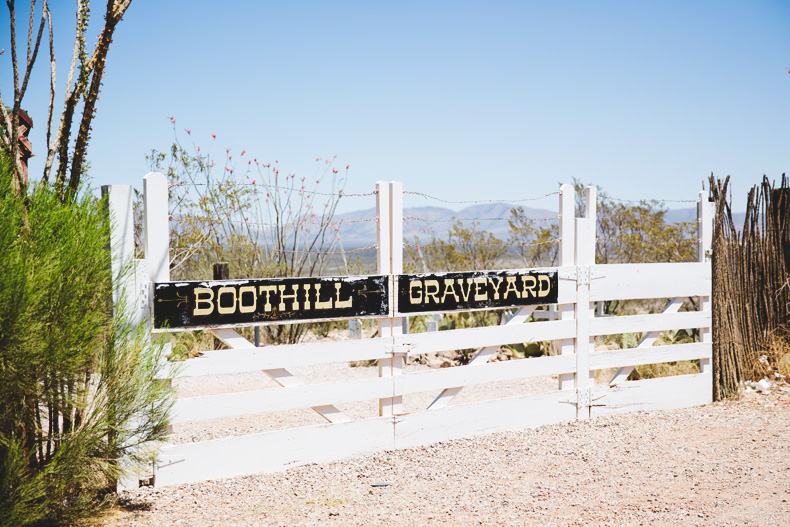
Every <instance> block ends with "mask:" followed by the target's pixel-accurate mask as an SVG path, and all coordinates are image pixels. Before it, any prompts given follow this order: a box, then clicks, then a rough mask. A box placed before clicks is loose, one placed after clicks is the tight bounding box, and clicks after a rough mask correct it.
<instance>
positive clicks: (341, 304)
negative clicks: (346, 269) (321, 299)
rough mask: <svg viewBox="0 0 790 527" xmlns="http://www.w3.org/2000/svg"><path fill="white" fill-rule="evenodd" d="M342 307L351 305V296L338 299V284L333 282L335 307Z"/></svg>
mask: <svg viewBox="0 0 790 527" xmlns="http://www.w3.org/2000/svg"><path fill="white" fill-rule="evenodd" d="M344 307H351V297H348V300H340V284H339V283H337V282H336V283H335V308H336V309H343V308H344Z"/></svg>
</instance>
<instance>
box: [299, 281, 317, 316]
mask: <svg viewBox="0 0 790 527" xmlns="http://www.w3.org/2000/svg"><path fill="white" fill-rule="evenodd" d="M311 286H312V284H303V285H302V288H303V289H304V310H305V311H310V309H312V308H311V307H310V287H311ZM316 294H318V292H317V291H316ZM317 299H318V297H316V300H317Z"/></svg>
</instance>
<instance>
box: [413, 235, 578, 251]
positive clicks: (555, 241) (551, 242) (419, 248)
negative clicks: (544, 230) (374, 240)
mask: <svg viewBox="0 0 790 527" xmlns="http://www.w3.org/2000/svg"><path fill="white" fill-rule="evenodd" d="M561 241H562V238H552V239H550V240H546V241H543V242H536V243H506V244H504V245H502V246H501V247H502V248H504V249H509V248H511V247H522V248H523V247H540V246H541V245H551V244H559V243H560V242H561ZM428 245H430V243H426V244H421V245H418V244H414V243H406V242H404V243H403V247H404V248H408V247H413V248H414V249H415V250H417V251H420V250H421V248H424V247H427V246H428Z"/></svg>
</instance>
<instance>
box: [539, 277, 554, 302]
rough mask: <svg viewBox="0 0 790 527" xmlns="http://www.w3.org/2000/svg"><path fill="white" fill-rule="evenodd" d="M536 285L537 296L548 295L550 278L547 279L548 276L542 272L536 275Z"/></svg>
mask: <svg viewBox="0 0 790 527" xmlns="http://www.w3.org/2000/svg"><path fill="white" fill-rule="evenodd" d="M544 283H545V284H546V288H545V289H544V288H543V284H544ZM538 287H539V289H538V296H540V297H544V296H549V291H551V280H549V277H548V276H546V275H544V274H542V275H540V276H539V277H538Z"/></svg>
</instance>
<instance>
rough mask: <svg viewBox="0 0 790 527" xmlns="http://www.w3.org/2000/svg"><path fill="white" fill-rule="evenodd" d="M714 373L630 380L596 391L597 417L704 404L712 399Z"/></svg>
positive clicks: (595, 409)
mask: <svg viewBox="0 0 790 527" xmlns="http://www.w3.org/2000/svg"><path fill="white" fill-rule="evenodd" d="M712 382H713V376H712V375H711V374H710V373H697V374H693V375H677V376H674V377H660V378H658V379H646V380H641V381H628V382H624V383H621V384H618V385H617V386H616V387H614V388H610V387H608V386H599V387H596V388H595V389H594V390H593V400H594V402H593V404H594V405H600V406H593V407H592V415H593V416H594V417H597V416H601V415H611V414H617V413H622V412H635V411H643V410H665V409H671V408H687V407H691V406H700V405H703V404H708V403H710V402H711V401H712V393H713V390H711V383H712Z"/></svg>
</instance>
